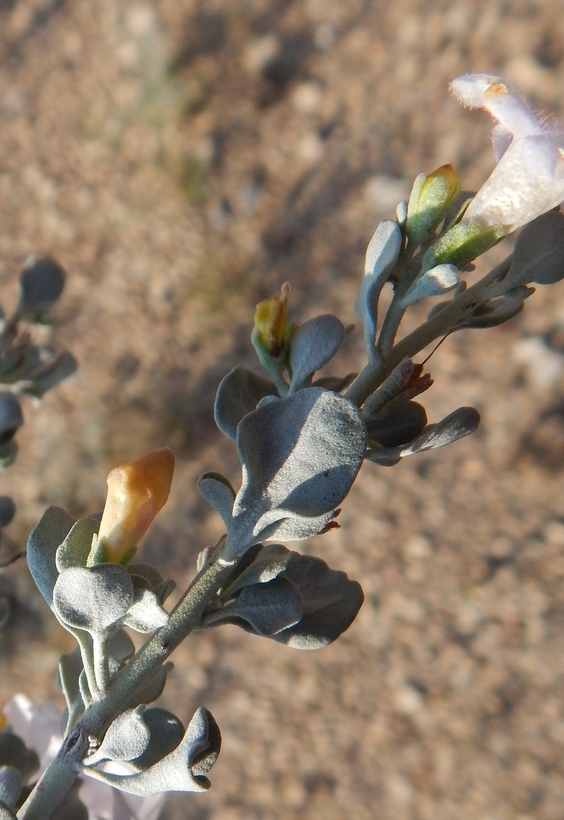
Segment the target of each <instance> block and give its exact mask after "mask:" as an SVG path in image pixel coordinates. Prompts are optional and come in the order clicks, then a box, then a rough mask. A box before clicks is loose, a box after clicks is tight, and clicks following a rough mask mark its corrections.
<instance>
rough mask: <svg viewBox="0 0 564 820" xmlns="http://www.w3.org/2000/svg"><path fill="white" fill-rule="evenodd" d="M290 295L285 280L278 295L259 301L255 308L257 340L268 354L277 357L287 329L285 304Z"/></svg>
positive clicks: (280, 351)
mask: <svg viewBox="0 0 564 820" xmlns="http://www.w3.org/2000/svg"><path fill="white" fill-rule="evenodd" d="M289 295H290V285H289V284H288V283H287V282H285V283H284V284H283V285H282V287H281V288H280V295H279V296H272V297H271V298H270V299H265V300H264V302H259V303H258V305H257V306H256V310H255V329H256V331H257V335H258V340H259V342H260V344H261V345H262V346H263V348H264V349H265V350H266V351H267V352H268V354H269V355H270V356H272V357H274V358H277V357H278V356H280V354H281V353H282V350H283V348H284V340H285V338H286V331H287V329H288V314H287V311H286V306H287V304H288V296H289Z"/></svg>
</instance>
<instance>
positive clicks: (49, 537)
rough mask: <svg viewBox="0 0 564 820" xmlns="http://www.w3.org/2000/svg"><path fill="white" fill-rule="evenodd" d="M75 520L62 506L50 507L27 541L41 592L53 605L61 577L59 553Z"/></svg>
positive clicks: (31, 566)
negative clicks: (54, 593)
mask: <svg viewBox="0 0 564 820" xmlns="http://www.w3.org/2000/svg"><path fill="white" fill-rule="evenodd" d="M72 525H73V520H72V518H71V517H70V515H68V513H66V512H65V511H64V510H62V509H61V508H60V507H49V508H48V509H47V510H45V512H44V513H43V515H42V516H41V518H40V519H39V522H38V523H37V526H36V527H35V529H34V530H33V532H32V533H31V535H30V536H29V540H28V542H27V563H28V566H29V571H30V572H31V575H32V577H33V580H34V581H35V584H36V586H37V588H38V590H39V592H40V593H41V594H42V595H43V597H44V598H45V600H46V601H47V603H48V604H49V606H52V604H53V588H54V586H55V582H56V580H57V578H58V576H59V573H58V571H57V566H56V558H55V556H56V552H57V549H58V548H59V546H60V545H61V544H62V543H63V541H64V540H65V538H66V537H67V535H68V533H69V532H70V529H71V527H72Z"/></svg>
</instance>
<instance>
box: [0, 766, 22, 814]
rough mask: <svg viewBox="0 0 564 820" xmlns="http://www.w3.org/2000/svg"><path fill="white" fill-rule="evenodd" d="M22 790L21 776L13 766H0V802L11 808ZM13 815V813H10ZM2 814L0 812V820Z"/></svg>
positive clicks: (4, 806)
mask: <svg viewBox="0 0 564 820" xmlns="http://www.w3.org/2000/svg"><path fill="white" fill-rule="evenodd" d="M21 790H22V776H21V774H20V773H19V771H18V770H17V769H16V768H14V766H0V803H1V804H2V807H3V808H7V807H10V808H13V807H14V806H15V805H16V802H17V799H18V797H19V796H20V792H21ZM11 816H14V817H15V815H11ZM1 817H2V815H1V814H0V820H1Z"/></svg>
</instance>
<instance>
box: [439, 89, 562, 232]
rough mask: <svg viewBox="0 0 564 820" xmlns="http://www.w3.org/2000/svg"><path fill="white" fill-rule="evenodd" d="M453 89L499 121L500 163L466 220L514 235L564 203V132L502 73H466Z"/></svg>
mask: <svg viewBox="0 0 564 820" xmlns="http://www.w3.org/2000/svg"><path fill="white" fill-rule="evenodd" d="M451 90H452V91H453V93H454V94H455V96H456V97H457V99H458V100H459V101H460V102H462V103H463V104H464V105H467V106H469V107H470V108H484V109H485V110H486V111H488V112H489V113H490V114H491V116H492V117H493V118H494V119H495V120H496V123H497V125H496V128H495V129H494V149H495V152H496V155H497V158H498V160H499V161H498V164H497V166H496V168H495V169H494V171H493V172H492V174H491V175H490V177H489V179H488V180H487V181H486V182H485V184H484V185H483V186H482V188H481V189H480V190H479V191H478V193H477V194H476V196H475V197H474V199H473V200H472V202H471V203H470V206H469V207H468V210H467V211H466V213H465V214H464V218H463V220H462V222H463V223H466V224H468V223H474V224H479V225H480V226H481V227H482V228H484V230H487V229H490V228H502V229H503V233H504V234H506V233H511V232H512V231H514V230H516V229H517V228H520V227H521V226H522V225H525V224H527V223H528V222H531V221H532V220H533V219H536V217H537V216H540V215H541V214H543V213H546V212H547V211H549V210H551V209H552V208H554V207H556V206H557V205H559V204H560V203H562V202H564V131H561V130H557V129H550V128H547V127H545V126H544V125H543V124H542V123H541V122H539V120H538V119H537V117H536V116H535V114H534V113H533V111H532V110H531V108H529V106H528V105H527V103H526V102H525V101H524V100H523V98H522V97H521V96H520V95H519V94H518V93H517V91H515V90H514V89H513V88H512V87H511V86H510V85H509V84H508V83H506V82H505V80H503V79H502V78H501V77H496V76H493V75H489V74H465V75H462V76H461V77H458V79H456V80H454V82H453V83H452V84H451Z"/></svg>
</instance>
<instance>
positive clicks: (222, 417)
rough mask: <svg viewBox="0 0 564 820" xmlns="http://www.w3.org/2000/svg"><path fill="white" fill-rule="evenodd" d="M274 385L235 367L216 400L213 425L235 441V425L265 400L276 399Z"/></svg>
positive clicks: (223, 383)
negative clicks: (270, 397) (267, 398)
mask: <svg viewBox="0 0 564 820" xmlns="http://www.w3.org/2000/svg"><path fill="white" fill-rule="evenodd" d="M277 395H278V391H277V390H276V387H275V386H274V382H272V381H270V380H268V379H263V378H261V377H260V376H257V375H256V373H253V372H252V370H247V369H246V368H245V367H234V368H233V370H232V371H231V372H230V373H228V374H227V376H225V377H224V378H223V379H222V381H221V382H220V385H219V387H218V390H217V395H216V397H215V406H214V415H215V423H216V424H217V426H218V427H219V429H220V430H221V432H222V433H225V435H226V436H229V438H231V439H233V440H235V438H236V435H237V425H238V424H239V422H240V421H241V419H242V418H243V416H246V415H247V413H250V412H251V411H252V410H254V409H255V408H256V406H257V404H258V403H259V401H260V400H261V399H262V398H264V397H265V396H277Z"/></svg>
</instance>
